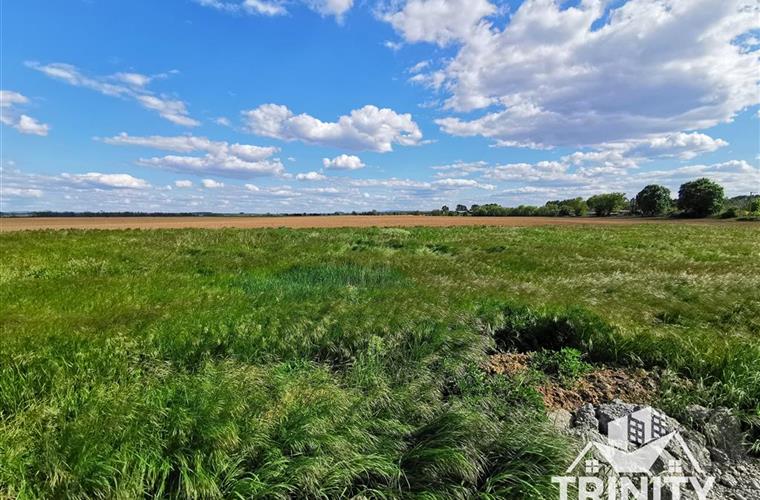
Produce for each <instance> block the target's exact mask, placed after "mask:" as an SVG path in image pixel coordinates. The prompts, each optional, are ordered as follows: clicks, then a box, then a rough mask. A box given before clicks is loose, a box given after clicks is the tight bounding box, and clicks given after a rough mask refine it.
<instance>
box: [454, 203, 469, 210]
mask: <svg viewBox="0 0 760 500" xmlns="http://www.w3.org/2000/svg"><path fill="white" fill-rule="evenodd" d="M456 211H457V212H467V207H466V206H464V205H462V204H461V203H460V204H459V205H457V210H456Z"/></svg>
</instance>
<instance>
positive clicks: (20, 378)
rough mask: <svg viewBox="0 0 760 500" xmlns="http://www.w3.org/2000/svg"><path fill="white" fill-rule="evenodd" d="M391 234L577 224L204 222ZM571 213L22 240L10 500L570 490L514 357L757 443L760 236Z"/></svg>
mask: <svg viewBox="0 0 760 500" xmlns="http://www.w3.org/2000/svg"><path fill="white" fill-rule="evenodd" d="M51 220H52V221H53V222H55V221H56V220H55V219H51ZM154 220H155V224H172V223H175V224H182V223H191V222H196V220H194V219H182V220H179V221H174V222H173V221H171V220H164V219H154ZM394 220H402V221H409V224H419V223H422V224H425V223H430V224H439V223H440V224H448V223H454V224H473V223H481V222H485V223H489V222H493V223H494V224H500V223H504V224H513V225H526V224H527V225H530V224H545V223H554V222H556V221H554V220H551V219H528V218H509V219H506V218H505V219H495V218H494V219H489V220H482V221H481V220H473V219H469V218H464V217H462V218H445V217H440V218H432V217H423V218H411V217H410V218H388V217H385V218H384V217H372V218H355V217H348V218H334V217H333V218H330V217H319V218H289V219H285V218H277V219H260V218H245V219H212V218H209V219H202V220H198V221H197V222H198V223H200V224H219V225H223V224H227V223H235V221H244V222H246V223H248V222H250V223H251V224H273V225H284V224H285V223H286V222H290V221H293V223H294V224H295V223H301V224H303V225H308V224H312V223H313V224H320V223H332V224H335V225H341V224H340V222H341V221H346V222H347V223H348V222H351V221H362V223H365V224H367V225H374V224H380V223H381V222H382V221H385V222H387V223H391V221H394ZM68 221H70V222H71V223H87V222H89V221H87V220H84V221H82V220H79V219H69V220H68ZM98 221H100V219H98ZM104 221H105V223H108V224H113V223H115V222H121V221H123V222H124V223H125V224H140V222H141V221H140V220H139V219H117V220H116V221H114V220H113V219H105V220H104ZM365 221H366V222H365ZM597 221H599V222H597ZM2 222H3V225H4V226H6V224H7V223H9V222H11V221H10V220H3V221H2ZM21 222H25V223H27V224H29V223H30V222H34V221H30V220H20V221H18V223H21ZM63 222H67V220H64V221H63ZM559 222H561V223H563V224H567V225H565V226H543V227H451V228H430V227H428V228H426V227H416V228H398V227H394V228H366V227H365V228H333V229H324V228H313V229H304V230H299V231H294V230H291V229H258V230H247V229H216V230H207V229H182V230H172V231H166V230H156V231H141V232H138V231H96V232H93V231H36V232H31V231H18V232H7V233H4V234H2V235H0V248H1V249H2V253H1V254H0V255H1V256H0V259H2V260H1V264H2V266H1V267H0V327H1V329H2V330H1V331H2V340H1V341H0V498H5V497H9V498H16V497H19V498H96V497H97V498H144V497H152V498H163V497H176V498H232V497H240V498H251V497H255V498H340V497H360V498H399V497H403V498H472V497H478V498H493V499H496V498H550V497H552V496H553V495H556V490H554V489H553V487H552V485H551V484H550V483H549V475H550V474H552V473H555V472H557V471H561V470H563V469H564V468H565V467H566V466H567V465H568V460H569V459H570V452H571V451H572V450H570V449H569V445H568V443H567V441H566V440H565V439H564V438H563V437H562V436H560V435H558V434H557V433H556V432H555V431H553V430H552V428H551V426H550V425H549V424H548V423H547V419H546V416H545V409H544V406H543V402H542V399H541V395H540V394H539V393H538V392H537V390H536V387H535V383H536V382H535V380H534V379H532V378H524V377H521V376H508V375H493V374H491V375H489V374H487V373H486V372H485V371H484V369H483V365H484V362H485V361H486V360H487V359H488V356H489V355H492V354H494V353H498V352H502V351H506V350H509V349H516V350H524V351H528V350H536V351H538V350H541V349H544V348H548V349H559V348H561V347H573V348H575V349H578V350H579V351H581V352H582V353H583V354H584V356H585V359H586V361H588V362H593V363H608V364H612V365H623V366H631V367H643V368H646V369H650V370H654V369H657V368H659V369H662V370H665V372H663V373H665V374H666V375H667V377H666V378H663V379H662V380H668V381H672V383H671V382H668V384H666V385H663V386H662V387H661V392H659V393H658V394H657V398H658V400H657V404H658V406H659V407H662V408H665V409H667V411H668V412H669V413H670V414H673V415H678V409H679V408H683V406H684V405H686V404H688V403H700V404H704V405H707V406H713V407H715V406H720V405H726V406H730V407H732V408H734V409H735V410H737V411H738V412H740V414H741V415H742V417H743V419H744V422H745V424H746V426H747V429H748V430H750V431H752V432H754V434H752V435H753V436H755V437H754V439H756V438H757V436H758V435H760V433H758V432H757V429H756V428H754V430H753V427H752V426H753V425H759V424H758V423H760V370H758V366H760V293H759V292H758V291H759V290H760V227H759V226H758V225H757V224H751V223H746V224H738V223H732V224H720V223H710V224H682V223H660V224H630V223H628V224H623V225H619V224H607V223H606V222H601V220H598V219H583V221H582V222H585V223H588V222H595V223H596V224H600V225H583V226H578V225H574V224H576V223H577V222H581V221H576V219H561V220H560V221H559ZM615 222H619V221H615ZM13 223H14V224H16V223H17V222H15V221H13ZM570 224H573V225H572V226H569V225H570ZM91 227H93V226H91ZM97 227H106V226H97ZM4 229H7V227H6V228H4ZM536 376H540V377H546V376H549V375H544V374H540V373H539V374H538V375H536ZM539 380H542V379H540V378H539ZM753 422H754V424H753Z"/></svg>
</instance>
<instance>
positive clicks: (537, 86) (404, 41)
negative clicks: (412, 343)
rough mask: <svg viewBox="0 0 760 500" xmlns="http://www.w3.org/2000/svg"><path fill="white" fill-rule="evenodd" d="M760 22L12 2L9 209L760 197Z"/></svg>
mask: <svg viewBox="0 0 760 500" xmlns="http://www.w3.org/2000/svg"><path fill="white" fill-rule="evenodd" d="M758 19H760V12H758V6H757V4H756V3H755V2H752V1H751V0H725V1H721V2H715V1H714V0H629V1H622V0H613V1H602V0H583V1H578V0H576V1H568V2H555V1H552V0H529V1H525V2H520V1H514V2H497V1H488V0H406V1H403V0H402V1H395V0H394V1H381V0H378V1H372V0H366V1H357V0H354V1H352V0H308V1H307V0H170V1H169V0H167V1H162V2H155V1H147V0H144V1H132V2H108V1H101V0H86V1H85V0H72V1H70V2H43V1H37V0H25V1H23V2H4V3H3V4H2V41H1V42H2V82H0V89H2V106H1V107H0V111H1V112H2V115H0V118H2V127H0V130H1V131H2V209H3V210H151V211H180V210H182V211H185V210H187V211H200V210H211V211H220V212H237V211H246V212H301V211H310V212H332V211H336V210H346V211H350V210H368V209H379V210H386V209H430V208H435V207H439V206H441V205H442V204H444V203H445V204H449V205H453V204H456V203H465V204H471V203H487V202H498V203H502V204H505V205H517V204H521V203H533V204H543V203H544V202H545V201H546V200H549V199H557V198H568V197H574V196H588V195H591V194H594V193H598V192H603V191H610V190H616V191H617V190H619V191H624V192H626V193H628V195H629V196H633V195H635V193H636V192H637V191H638V190H639V189H641V188H642V187H643V186H644V185H646V184H650V183H662V184H665V185H666V186H668V187H670V188H671V189H673V190H677V188H678V186H679V184H680V183H681V182H683V181H685V180H689V179H693V178H696V177H701V176H707V177H710V178H713V179H715V180H717V181H719V182H721V183H722V184H724V185H725V186H726V188H727V191H728V193H729V194H732V195H733V194H743V193H748V192H750V191H755V192H757V191H760V169H759V168H758V153H759V149H760V147H759V141H760V130H759V128H758V123H759V122H758V101H759V97H758V96H759V95H760V94H759V92H758V78H759V75H760V69H759V68H760V65H758V52H757V49H758V48H760V26H758Z"/></svg>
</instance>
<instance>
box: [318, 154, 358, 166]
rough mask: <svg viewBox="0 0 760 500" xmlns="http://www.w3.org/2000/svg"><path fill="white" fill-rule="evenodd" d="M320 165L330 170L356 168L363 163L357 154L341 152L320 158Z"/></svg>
mask: <svg viewBox="0 0 760 500" xmlns="http://www.w3.org/2000/svg"><path fill="white" fill-rule="evenodd" d="M322 166H323V167H325V168H326V169H332V170H358V169H360V168H363V167H364V166H365V165H364V162H363V161H362V160H361V158H359V157H358V156H354V155H346V154H342V155H338V156H336V157H335V158H322Z"/></svg>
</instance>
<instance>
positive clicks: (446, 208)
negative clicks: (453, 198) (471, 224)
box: [441, 205, 449, 213]
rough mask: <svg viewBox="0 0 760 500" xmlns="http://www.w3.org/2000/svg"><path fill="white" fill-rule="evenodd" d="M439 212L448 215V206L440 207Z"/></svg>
mask: <svg viewBox="0 0 760 500" xmlns="http://www.w3.org/2000/svg"><path fill="white" fill-rule="evenodd" d="M441 212H443V213H448V212H449V206H448V205H444V206H442V207H441Z"/></svg>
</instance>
